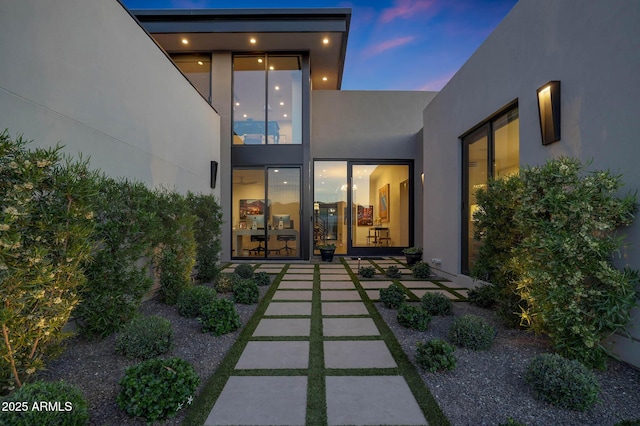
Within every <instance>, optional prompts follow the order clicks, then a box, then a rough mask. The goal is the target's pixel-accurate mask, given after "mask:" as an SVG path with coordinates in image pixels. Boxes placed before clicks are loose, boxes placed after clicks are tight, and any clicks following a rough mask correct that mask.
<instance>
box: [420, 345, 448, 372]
mask: <svg viewBox="0 0 640 426" xmlns="http://www.w3.org/2000/svg"><path fill="white" fill-rule="evenodd" d="M455 350H456V348H454V347H453V346H451V345H450V344H449V343H447V342H446V341H445V340H442V339H438V338H435V339H431V340H429V341H428V342H418V344H417V355H416V362H417V363H418V365H419V366H421V367H423V368H425V369H426V370H428V371H431V372H432V373H435V372H436V371H447V370H453V369H454V368H456V357H455V356H454V355H453V353H454V352H455Z"/></svg>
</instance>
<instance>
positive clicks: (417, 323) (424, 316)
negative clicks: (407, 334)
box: [396, 303, 431, 331]
mask: <svg viewBox="0 0 640 426" xmlns="http://www.w3.org/2000/svg"><path fill="white" fill-rule="evenodd" d="M396 318H397V319H398V323H400V325H402V326H403V327H407V328H413V329H416V330H418V331H425V330H426V329H427V328H428V327H429V323H430V322H431V315H429V312H427V311H425V310H423V309H422V308H420V307H419V306H412V305H409V304H406V303H403V304H401V305H400V307H399V308H398V315H397V316H396Z"/></svg>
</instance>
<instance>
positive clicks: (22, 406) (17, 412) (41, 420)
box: [0, 381, 89, 426]
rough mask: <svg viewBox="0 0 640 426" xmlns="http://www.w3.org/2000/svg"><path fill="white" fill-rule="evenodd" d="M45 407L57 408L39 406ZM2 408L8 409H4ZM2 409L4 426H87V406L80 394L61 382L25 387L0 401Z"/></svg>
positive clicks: (34, 383)
mask: <svg viewBox="0 0 640 426" xmlns="http://www.w3.org/2000/svg"><path fill="white" fill-rule="evenodd" d="M48 403H54V404H56V403H59V404H60V405H59V406H58V407H54V408H55V409H47V407H44V406H42V404H48ZM5 404H7V408H8V409H5ZM2 406H3V410H2V411H3V413H2V415H1V416H0V417H1V418H2V425H3V426H29V425H47V426H84V425H88V424H89V406H88V404H87V402H86V401H85V399H84V397H83V396H82V392H81V391H80V389H78V388H77V387H76V386H73V385H70V384H68V383H65V382H63V381H59V382H42V381H38V382H33V383H27V384H26V385H24V386H23V387H21V388H20V389H18V390H16V391H15V392H13V393H12V394H10V395H8V396H6V397H4V398H2ZM34 406H35V407H37V408H38V409H35V408H34ZM12 408H13V409H12Z"/></svg>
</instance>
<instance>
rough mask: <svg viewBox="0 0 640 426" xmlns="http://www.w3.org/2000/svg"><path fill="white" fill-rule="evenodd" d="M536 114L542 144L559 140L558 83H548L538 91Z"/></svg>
mask: <svg viewBox="0 0 640 426" xmlns="http://www.w3.org/2000/svg"><path fill="white" fill-rule="evenodd" d="M538 113H539V115H540V133H541V135H542V144H543V145H549V144H550V143H553V142H556V141H559V140H560V81H550V82H548V83H546V84H544V85H542V87H540V88H539V89H538Z"/></svg>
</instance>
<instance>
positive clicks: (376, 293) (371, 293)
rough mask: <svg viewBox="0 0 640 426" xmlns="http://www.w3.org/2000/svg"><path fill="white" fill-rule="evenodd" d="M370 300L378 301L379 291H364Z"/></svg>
mask: <svg viewBox="0 0 640 426" xmlns="http://www.w3.org/2000/svg"><path fill="white" fill-rule="evenodd" d="M365 293H367V296H369V299H371V300H380V290H365Z"/></svg>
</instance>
